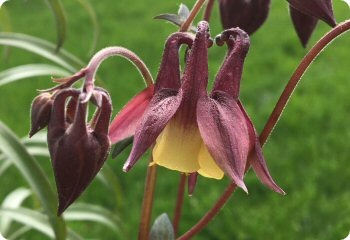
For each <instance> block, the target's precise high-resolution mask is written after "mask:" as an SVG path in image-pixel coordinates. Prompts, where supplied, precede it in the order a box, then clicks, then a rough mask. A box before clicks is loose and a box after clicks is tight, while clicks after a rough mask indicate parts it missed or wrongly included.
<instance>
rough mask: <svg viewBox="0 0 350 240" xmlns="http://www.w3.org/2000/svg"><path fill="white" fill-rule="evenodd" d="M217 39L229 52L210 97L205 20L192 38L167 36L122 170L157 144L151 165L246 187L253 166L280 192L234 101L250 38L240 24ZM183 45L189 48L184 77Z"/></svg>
mask: <svg viewBox="0 0 350 240" xmlns="http://www.w3.org/2000/svg"><path fill="white" fill-rule="evenodd" d="M219 42H226V43H227V45H228V49H229V51H228V54H227V57H226V59H225V61H224V63H223V65H222V67H221V69H220V71H219V73H218V75H217V77H216V80H215V84H214V88H213V90H212V92H211V94H210V95H208V93H207V90H206V88H207V84H208V64H207V62H208V55H207V54H208V50H207V48H208V47H210V46H211V43H212V42H211V41H210V39H209V27H208V24H207V23H206V22H201V23H200V24H199V26H198V31H197V34H196V37H195V39H193V36H192V35H191V34H189V33H175V34H173V35H171V36H170V37H169V38H168V40H167V42H166V45H165V50H164V54H163V60H162V63H161V66H160V70H159V73H158V76H157V81H156V84H155V90H154V95H153V97H152V99H151V101H150V103H149V105H148V108H147V109H146V111H145V112H144V114H143V116H142V119H141V120H140V122H139V124H138V126H137V127H136V131H135V135H134V144H133V148H132V150H131V153H130V156H129V158H128V160H127V161H126V163H125V165H124V171H129V170H130V169H131V168H132V166H133V165H134V164H135V163H136V162H137V160H138V159H140V157H141V156H142V154H144V153H145V151H146V150H147V149H148V148H150V147H151V146H152V145H153V144H155V146H154V148H153V152H152V155H153V161H154V162H153V164H158V165H161V166H164V167H166V168H169V169H172V170H177V171H180V172H182V173H187V174H191V173H192V174H193V173H198V174H200V175H202V176H205V177H209V178H215V179H221V178H222V177H223V176H224V174H227V175H228V176H229V177H230V178H231V179H232V181H233V182H234V183H235V184H237V185H238V186H239V187H241V188H242V189H243V190H245V191H247V188H246V186H245V184H244V182H243V176H244V172H245V169H246V168H247V167H249V164H251V165H252V166H253V169H254V170H255V172H256V173H257V174H258V176H259V178H260V179H261V181H262V182H263V183H264V184H266V185H267V186H269V187H270V188H272V189H273V190H275V191H277V192H279V193H283V190H282V189H280V188H279V187H278V186H277V185H276V184H275V182H274V181H273V180H272V178H271V176H270V174H269V171H268V169H267V167H266V163H265V160H264V158H263V155H262V151H261V146H260V144H259V142H258V139H257V135H256V132H255V129H254V127H253V125H252V123H251V121H250V120H249V118H248V116H247V114H246V113H245V110H244V108H243V106H242V105H241V103H240V101H239V99H238V95H239V85H240V79H241V74H242V69H243V62H244V58H245V55H246V53H247V51H248V48H249V37H248V35H247V34H246V33H245V32H244V31H242V30H240V29H238V28H236V29H229V30H226V31H224V32H223V34H222V35H221V36H220V41H219ZM181 44H187V45H188V46H189V47H190V49H191V50H190V53H189V56H188V58H187V62H186V66H185V70H184V73H183V75H182V77H181V75H180V64H179V60H178V59H179V57H178V50H179V47H180V46H181ZM111 134H113V133H111ZM249 154H250V157H249V158H248V155H249ZM248 159H249V161H248Z"/></svg>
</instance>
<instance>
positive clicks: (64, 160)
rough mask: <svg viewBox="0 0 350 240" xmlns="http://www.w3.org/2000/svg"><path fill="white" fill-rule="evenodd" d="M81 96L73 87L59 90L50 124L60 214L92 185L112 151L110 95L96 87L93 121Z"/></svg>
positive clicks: (49, 131) (49, 137)
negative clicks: (96, 103)
mask: <svg viewBox="0 0 350 240" xmlns="http://www.w3.org/2000/svg"><path fill="white" fill-rule="evenodd" d="M82 95H83V94H82V93H81V92H80V90H76V89H73V88H67V89H63V90H60V91H58V93H57V94H56V96H55V98H54V102H53V105H52V111H51V117H50V121H49V124H48V136H47V139H48V146H49V151H50V156H51V160H52V166H53V169H54V174H55V180H56V186H57V191H58V198H59V207H58V215H60V214H61V213H62V212H63V211H64V210H65V209H66V208H67V207H68V206H69V205H70V204H72V203H73V202H74V201H75V199H77V198H78V197H79V196H80V194H81V193H82V192H83V191H84V190H85V188H86V187H87V186H88V185H89V184H90V182H91V181H92V179H93V178H94V177H95V176H96V174H97V173H98V171H99V170H100V168H101V167H102V165H103V163H104V162H105V160H106V158H107V156H108V153H109V150H110V141H109V138H108V125H109V120H110V116H111V111H112V108H111V102H110V98H109V96H108V94H107V93H106V92H105V91H104V90H101V89H95V90H94V97H95V99H97V100H96V102H98V107H97V110H96V112H95V115H94V117H93V119H92V121H91V122H90V123H86V115H87V104H88V103H82V102H81V101H80V98H81V96H82ZM69 98H70V101H69V103H68V106H67V107H66V105H67V104H66V101H67V99H69Z"/></svg>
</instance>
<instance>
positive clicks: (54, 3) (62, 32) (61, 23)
mask: <svg viewBox="0 0 350 240" xmlns="http://www.w3.org/2000/svg"><path fill="white" fill-rule="evenodd" d="M46 2H47V4H48V5H49V7H50V9H51V11H52V13H53V15H54V16H55V20H56V29H57V45H56V51H57V52H58V51H59V50H60V48H61V47H62V45H63V42H64V40H65V39H66V32H67V20H66V16H65V14H64V9H63V6H62V3H61V1H60V0H46Z"/></svg>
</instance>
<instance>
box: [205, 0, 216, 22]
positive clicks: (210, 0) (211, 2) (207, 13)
mask: <svg viewBox="0 0 350 240" xmlns="http://www.w3.org/2000/svg"><path fill="white" fill-rule="evenodd" d="M213 6H214V0H208V2H207V6H206V7H205V10H204V14H203V20H204V21H207V22H209V21H210V17H211V12H212V11H213Z"/></svg>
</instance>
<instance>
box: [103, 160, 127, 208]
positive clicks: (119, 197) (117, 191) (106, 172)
mask: <svg viewBox="0 0 350 240" xmlns="http://www.w3.org/2000/svg"><path fill="white" fill-rule="evenodd" d="M97 178H98V179H99V180H100V181H101V182H102V183H103V184H105V185H106V186H107V187H108V188H109V189H111V190H112V191H113V192H114V195H115V199H116V205H117V207H118V208H120V207H121V206H122V203H123V191H122V187H121V185H120V182H119V179H118V177H117V176H116V174H115V173H114V171H113V170H112V169H111V168H110V166H109V165H108V163H105V164H104V165H103V167H102V169H101V170H100V172H99V173H98V175H97Z"/></svg>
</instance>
